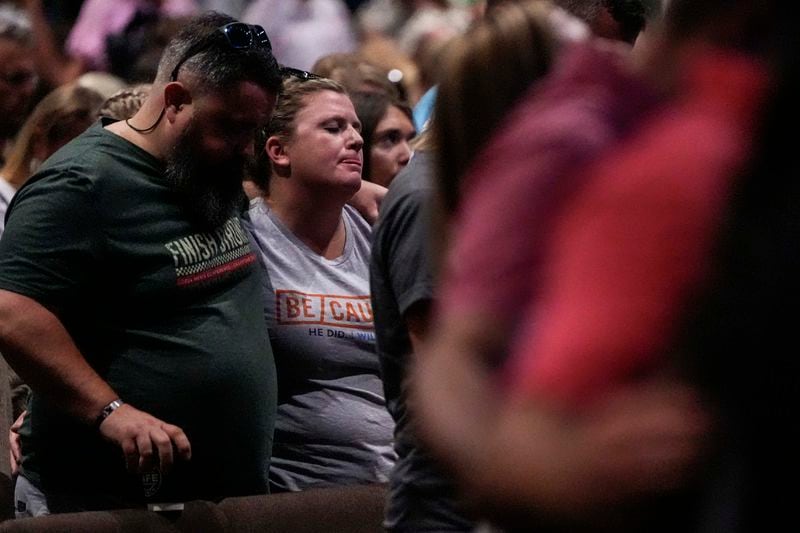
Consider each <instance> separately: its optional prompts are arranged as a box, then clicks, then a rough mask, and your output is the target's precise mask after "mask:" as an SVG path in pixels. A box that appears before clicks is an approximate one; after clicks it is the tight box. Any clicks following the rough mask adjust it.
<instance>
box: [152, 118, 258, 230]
mask: <svg viewBox="0 0 800 533" xmlns="http://www.w3.org/2000/svg"><path fill="white" fill-rule="evenodd" d="M196 130H197V128H196V127H195V126H194V123H190V124H189V126H188V127H187V128H186V131H184V132H183V134H182V135H181V137H180V139H178V142H177V144H176V145H175V147H174V148H173V149H172V153H171V154H170V155H169V157H168V158H167V167H166V172H165V174H166V179H167V185H168V186H169V187H170V189H172V190H173V191H174V192H176V193H177V194H178V196H179V197H180V200H181V204H182V207H183V208H184V211H185V212H186V215H187V216H188V217H189V219H190V221H191V222H192V223H194V224H196V225H198V226H200V227H201V228H202V229H204V230H212V229H214V228H217V227H219V226H221V225H222V224H223V223H224V222H225V221H226V220H228V219H229V218H230V217H231V216H233V214H234V213H236V212H238V211H239V210H240V209H241V207H242V206H243V205H244V202H245V195H244V191H243V189H242V178H243V177H244V174H245V167H246V165H247V158H246V157H244V156H233V157H230V158H228V159H225V160H222V161H209V160H207V159H206V158H204V157H203V156H204V154H203V153H202V152H201V151H200V150H199V149H198V147H199V146H200V139H199V135H198V132H197V131H196Z"/></svg>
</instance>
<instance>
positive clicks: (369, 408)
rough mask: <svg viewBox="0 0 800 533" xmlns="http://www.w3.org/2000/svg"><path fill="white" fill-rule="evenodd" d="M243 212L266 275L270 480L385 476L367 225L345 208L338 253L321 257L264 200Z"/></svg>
mask: <svg viewBox="0 0 800 533" xmlns="http://www.w3.org/2000/svg"><path fill="white" fill-rule="evenodd" d="M249 217H250V223H251V232H252V234H253V240H254V241H255V244H256V248H257V252H258V253H259V255H260V257H261V259H262V260H263V262H264V264H265V266H266V270H267V273H268V279H267V281H266V286H265V291H264V292H265V297H264V301H265V306H264V313H265V316H266V321H267V326H268V328H269V336H270V341H271V343H272V349H273V351H274V354H275V361H276V365H277V369H278V416H277V420H276V425H275V441H274V446H273V455H272V462H271V467H270V473H269V478H270V485H271V487H272V488H273V490H275V491H282V490H283V491H285V490H289V491H295V490H303V489H307V488H311V487H323V486H331V485H342V484H360V483H375V482H386V481H387V480H388V476H389V472H390V471H391V469H392V466H393V464H394V461H395V454H394V451H393V447H392V433H393V429H394V422H393V421H392V418H391V416H390V415H389V413H388V411H387V410H386V406H385V402H384V396H383V384H382V382H381V377H380V364H379V362H378V356H377V354H376V352H375V330H374V325H373V316H372V307H371V302H370V293H369V257H370V234H371V229H370V227H369V225H368V224H367V223H366V221H364V219H362V218H361V217H360V216H359V215H358V214H357V212H356V211H355V210H353V209H352V208H350V207H349V206H345V209H344V212H343V220H344V224H345V230H346V242H345V247H344V253H343V254H342V255H341V256H340V257H338V258H336V259H326V258H324V257H322V256H320V255H318V254H316V253H315V252H313V251H312V250H311V249H310V248H308V247H307V246H306V245H305V244H304V243H303V242H301V241H300V239H298V238H297V237H296V236H295V235H294V234H293V233H292V232H291V231H290V230H289V229H288V228H286V227H285V226H284V225H283V224H282V223H281V221H280V220H278V218H277V217H276V215H275V214H274V213H273V212H272V211H271V210H270V208H269V207H268V206H267V204H266V203H265V202H263V201H262V200H255V201H254V202H253V203H252V204H251V206H250V212H249Z"/></svg>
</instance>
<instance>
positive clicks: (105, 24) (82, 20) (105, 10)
mask: <svg viewBox="0 0 800 533" xmlns="http://www.w3.org/2000/svg"><path fill="white" fill-rule="evenodd" d="M157 3H158V2H154V1H153V0H85V1H84V3H83V7H81V11H80V14H79V15H78V20H76V21H75V25H74V26H73V27H72V31H71V32H70V34H69V37H68V38H67V43H66V49H67V53H68V54H69V55H70V56H72V57H75V58H79V59H81V60H83V61H84V62H85V63H86V64H87V66H88V68H89V69H90V70H105V69H106V68H107V62H106V57H105V53H106V39H107V38H108V36H109V35H114V34H117V33H120V32H121V31H122V30H124V29H125V27H126V26H127V25H128V23H129V22H130V21H131V20H133V17H134V15H135V14H136V12H137V11H138V10H143V9H146V8H152V7H153V6H154V5H155V4H157ZM157 9H158V11H159V13H160V14H162V15H164V16H168V17H179V16H183V15H191V14H193V13H195V12H196V11H197V6H196V5H195V3H194V0H163V1H162V2H161V6H160V7H158V8H157Z"/></svg>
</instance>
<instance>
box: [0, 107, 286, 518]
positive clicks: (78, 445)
mask: <svg viewBox="0 0 800 533" xmlns="http://www.w3.org/2000/svg"><path fill="white" fill-rule="evenodd" d="M163 172H164V167H163V164H162V163H161V162H159V161H158V160H157V159H155V158H154V157H152V156H151V155H150V154H148V153H147V152H145V151H143V150H141V149H140V148H138V147H137V146H135V145H133V144H131V143H129V142H128V141H126V140H124V139H122V138H121V137H119V136H117V135H115V134H113V133H111V132H109V131H107V130H105V129H104V128H103V124H101V123H98V124H95V125H94V126H93V127H92V128H90V129H89V130H88V131H87V132H86V133H84V134H83V135H81V136H80V137H78V138H77V139H76V140H75V141H73V142H71V143H70V144H68V145H67V146H65V147H64V148H63V149H62V150H60V151H59V152H57V153H56V154H55V155H54V156H53V157H52V158H51V159H50V160H49V161H48V162H47V163H46V164H45V166H44V168H43V169H42V170H41V171H40V172H39V173H38V174H37V175H36V176H35V177H34V178H33V180H32V181H31V182H30V183H28V184H27V185H26V186H25V187H23V188H22V189H21V190H20V191H19V193H18V194H17V195H16V197H15V198H14V201H13V202H12V204H11V206H10V208H9V211H10V213H9V218H8V224H7V226H6V232H5V235H4V236H3V239H2V241H1V242H0V288H2V289H5V290H9V291H12V292H15V293H18V294H22V295H25V296H28V297H30V298H32V299H34V300H36V301H37V302H39V303H40V304H42V305H43V306H44V307H46V308H48V309H49V310H50V311H52V312H53V313H54V314H55V315H56V316H57V317H58V318H59V319H60V320H61V322H62V323H63V324H64V326H65V327H66V328H67V330H68V331H69V333H70V335H71V336H72V338H73V339H74V341H75V343H76V345H77V346H78V348H79V349H80V351H81V353H82V354H83V355H84V357H85V358H86V360H87V361H88V362H89V363H90V364H91V365H92V367H93V368H94V369H95V370H96V371H97V372H98V373H99V374H100V376H102V377H103V378H104V379H105V380H106V381H107V382H108V383H109V384H110V385H111V387H112V388H113V389H114V390H115V391H116V392H117V393H118V394H119V396H120V398H122V399H123V400H124V401H126V402H128V403H129V404H131V405H132V406H134V407H136V408H137V409H141V410H143V411H145V412H147V413H150V414H152V415H153V416H156V417H158V418H160V419H162V420H164V421H166V422H169V423H172V424H175V425H177V426H180V427H181V428H183V430H184V431H185V432H186V435H187V436H188V438H189V440H190V442H191V444H192V459H191V461H189V462H186V463H184V462H181V461H177V462H176V465H175V467H174V468H173V471H172V472H170V473H169V474H167V475H160V474H158V473H146V474H144V475H131V474H127V473H126V472H125V464H124V460H123V456H122V453H121V450H120V449H119V448H118V447H117V446H116V445H114V444H111V443H109V442H106V441H104V440H103V439H102V438H101V437H100V435H99V432H98V431H97V430H96V429H95V428H91V427H87V426H85V425H83V424H81V423H79V422H77V421H75V420H73V419H71V418H69V417H68V416H66V415H64V414H62V412H61V411H60V410H59V409H58V406H54V405H49V404H48V403H47V402H46V400H45V399H44V398H43V397H41V396H40V395H37V394H36V393H34V396H33V398H32V401H31V405H30V417H29V424H28V427H26V428H25V431H24V432H23V440H22V447H23V454H24V458H23V461H22V466H21V468H22V473H23V474H24V475H25V476H26V477H28V478H29V479H30V480H31V481H32V482H33V483H34V484H35V485H37V486H39V488H41V489H42V490H44V491H45V492H46V493H53V494H59V493H69V494H72V495H73V496H75V498H76V500H77V501H79V502H80V501H82V500H81V499H82V498H83V499H85V500H86V502H88V503H87V504H86V507H89V508H91V507H97V506H100V507H102V506H113V505H115V504H118V503H122V502H126V503H135V502H145V501H153V502H170V501H185V500H188V499H211V500H216V499H220V498H222V497H226V496H233V495H246V494H257V493H264V492H266V490H267V472H268V468H269V457H270V452H271V446H272V431H273V423H274V415H275V406H276V382H275V365H274V360H273V356H272V351H271V350H270V347H269V341H268V337H267V332H266V328H265V327H264V315H263V303H262V300H261V298H262V295H261V288H260V287H261V283H260V276H261V275H262V273H261V270H260V267H259V264H258V262H257V260H256V257H255V255H254V254H253V252H252V250H251V248H250V244H249V241H248V238H247V236H246V234H245V232H244V231H243V229H242V227H241V224H240V221H239V219H238V218H237V216H236V215H235V214H232V216H231V218H230V219H229V220H228V221H227V222H225V223H224V224H223V225H221V226H220V227H218V228H216V229H214V230H211V231H203V230H202V229H200V228H198V227H196V226H193V225H192V224H191V223H190V222H189V220H188V219H187V217H186V216H185V215H184V212H183V210H182V208H181V205H180V203H179V201H178V197H177V196H176V194H175V193H174V192H172V190H171V189H170V188H169V187H167V186H166V184H165V181H164V178H163ZM220 179H225V176H220ZM31 342H35V339H31ZM93 501H94V502H98V501H99V502H102V503H91V502H93Z"/></svg>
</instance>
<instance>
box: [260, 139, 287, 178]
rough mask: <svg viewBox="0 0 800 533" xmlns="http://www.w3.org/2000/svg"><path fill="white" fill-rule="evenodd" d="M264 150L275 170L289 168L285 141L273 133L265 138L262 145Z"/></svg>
mask: <svg viewBox="0 0 800 533" xmlns="http://www.w3.org/2000/svg"><path fill="white" fill-rule="evenodd" d="M264 150H265V151H266V152H267V156H268V157H269V159H270V161H272V166H273V167H275V168H276V170H277V169H285V170H288V169H289V166H290V165H291V158H290V156H289V152H288V150H287V146H286V143H285V142H283V141H282V140H280V139H279V138H278V137H276V136H274V135H273V136H272V137H270V138H269V139H267V142H266V144H265V145H264Z"/></svg>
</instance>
